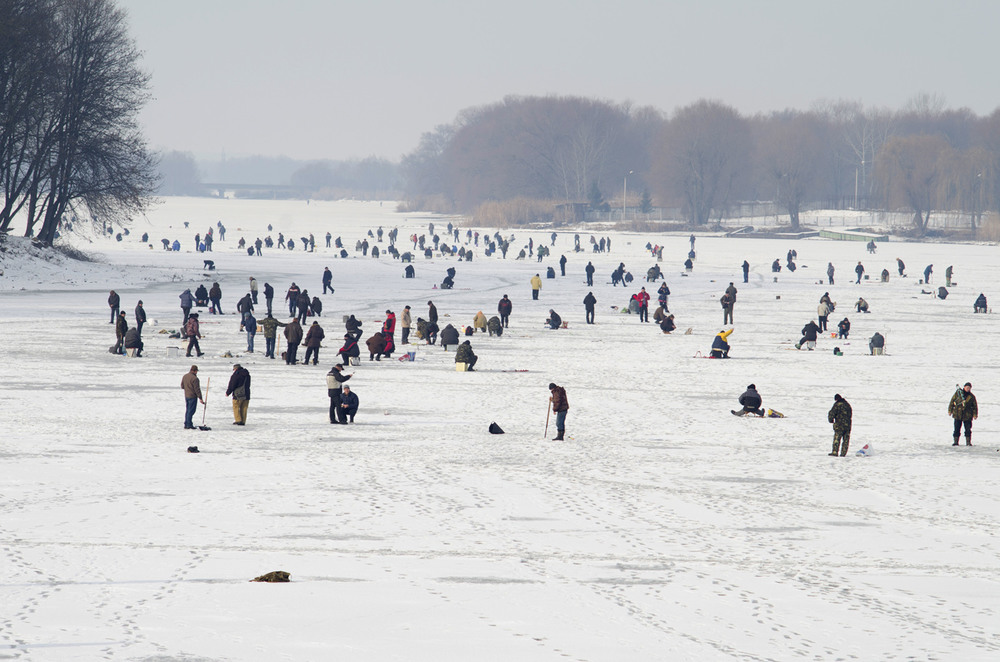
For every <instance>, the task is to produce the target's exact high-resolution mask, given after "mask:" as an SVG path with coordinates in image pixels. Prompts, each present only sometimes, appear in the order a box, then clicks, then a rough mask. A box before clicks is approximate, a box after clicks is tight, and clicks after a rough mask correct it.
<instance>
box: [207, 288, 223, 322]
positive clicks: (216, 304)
mask: <svg viewBox="0 0 1000 662" xmlns="http://www.w3.org/2000/svg"><path fill="white" fill-rule="evenodd" d="M208 298H209V299H210V300H211V301H212V307H211V308H209V312H210V313H212V314H213V315H216V314H218V315H225V313H224V312H222V288H221V287H219V284H218V283H212V289H210V290H209V291H208Z"/></svg>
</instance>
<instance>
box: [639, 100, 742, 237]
mask: <svg viewBox="0 0 1000 662" xmlns="http://www.w3.org/2000/svg"><path fill="white" fill-rule="evenodd" d="M749 158H750V130H749V125H748V123H747V121H746V120H745V119H744V118H743V117H741V116H740V115H739V113H738V112H737V111H736V110H735V109H734V108H731V107H730V106H726V105H723V104H721V103H718V102H715V101H705V100H702V101H698V102H697V103H694V104H692V105H690V106H686V107H684V108H681V109H680V110H678V111H677V112H676V113H675V114H674V116H673V117H672V118H671V120H670V121H669V123H668V124H667V125H666V127H665V128H664V131H663V133H662V134H661V137H660V140H659V143H658V149H657V151H656V152H655V154H654V156H653V161H654V166H653V167H654V170H655V171H656V172H657V173H659V176H660V182H661V188H662V189H664V191H665V192H666V193H667V195H676V196H678V197H679V198H680V199H681V200H683V203H684V209H685V213H686V214H687V217H688V222H689V223H691V224H692V225H703V224H705V223H707V222H708V221H709V218H710V217H711V214H712V210H713V208H715V207H719V208H722V207H724V206H726V205H727V204H729V202H730V201H731V195H732V193H733V192H734V190H735V189H736V186H737V183H738V179H739V177H740V176H741V175H743V174H745V173H746V172H747V171H748V166H749Z"/></svg>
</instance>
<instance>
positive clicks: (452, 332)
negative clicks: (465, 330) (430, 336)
mask: <svg viewBox="0 0 1000 662" xmlns="http://www.w3.org/2000/svg"><path fill="white" fill-rule="evenodd" d="M458 338H459V334H458V329H456V328H455V327H454V326H453V325H451V324H448V325H446V326H445V327H444V328H443V329H442V330H441V349H448V345H457V344H458ZM432 344H433V343H432Z"/></svg>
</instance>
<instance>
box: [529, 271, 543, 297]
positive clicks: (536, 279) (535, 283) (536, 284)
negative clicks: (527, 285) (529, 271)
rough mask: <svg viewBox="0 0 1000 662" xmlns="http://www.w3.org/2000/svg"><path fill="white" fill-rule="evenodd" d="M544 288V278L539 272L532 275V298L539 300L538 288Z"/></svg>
mask: <svg viewBox="0 0 1000 662" xmlns="http://www.w3.org/2000/svg"><path fill="white" fill-rule="evenodd" d="M540 289H542V278H541V276H539V275H538V274H535V275H534V276H532V277H531V298H532V299H534V300H535V301H538V290H540Z"/></svg>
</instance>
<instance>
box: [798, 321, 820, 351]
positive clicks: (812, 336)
mask: <svg viewBox="0 0 1000 662" xmlns="http://www.w3.org/2000/svg"><path fill="white" fill-rule="evenodd" d="M818 334H819V325H818V324H816V322H814V321H812V320H809V322H807V323H806V325H805V326H804V327H802V339H801V340H799V342H798V343H797V344H796V345H795V349H802V346H803V345H805V346H806V349H808V350H809V351H810V352H811V351H812V350H813V349H814V348H815V347H816V337H817V335H818Z"/></svg>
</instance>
